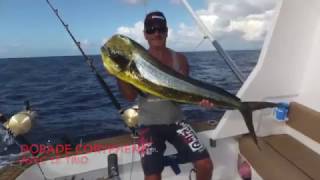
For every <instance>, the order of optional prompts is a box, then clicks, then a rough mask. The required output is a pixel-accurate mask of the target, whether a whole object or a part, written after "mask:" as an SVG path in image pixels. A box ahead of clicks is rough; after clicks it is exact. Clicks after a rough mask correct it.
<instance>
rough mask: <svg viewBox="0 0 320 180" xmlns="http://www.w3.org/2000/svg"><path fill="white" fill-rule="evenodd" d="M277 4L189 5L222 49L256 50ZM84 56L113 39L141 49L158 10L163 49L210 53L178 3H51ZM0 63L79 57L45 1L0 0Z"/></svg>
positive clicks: (231, 0)
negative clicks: (164, 31)
mask: <svg viewBox="0 0 320 180" xmlns="http://www.w3.org/2000/svg"><path fill="white" fill-rule="evenodd" d="M278 1H279V0H189V1H188V2H189V3H190V5H191V6H192V8H193V9H194V11H195V12H196V14H198V16H199V17H200V19H201V20H202V21H203V22H204V24H205V25H206V26H207V28H208V29H209V31H210V32H211V34H212V36H213V37H214V38H215V39H216V40H218V41H219V42H220V44H221V45H222V47H223V48H224V49H226V50H246V49H260V48H261V47H262V44H263V41H264V38H265V36H266V33H267V31H268V29H270V24H271V20H272V17H273V14H274V9H275V7H276V4H277V2H278ZM50 2H51V3H52V4H53V6H54V7H55V8H57V9H58V10H59V15H60V16H61V17H62V19H63V20H64V21H65V23H66V24H68V25H69V28H70V30H71V32H72V33H73V34H74V36H75V37H76V39H77V40H78V41H80V42H81V46H82V48H83V49H84V51H85V52H86V53H87V54H95V55H96V54H99V50H100V47H101V46H102V45H103V43H104V42H105V41H106V40H108V39H109V38H110V37H111V36H112V35H114V34H124V35H127V36H129V37H131V38H133V39H134V40H136V41H137V42H139V43H141V44H142V45H143V46H145V47H147V43H146V41H145V40H144V37H143V33H142V32H143V20H144V17H145V14H146V13H147V12H150V11H154V10H160V11H162V12H163V13H164V14H165V16H166V18H167V21H168V27H169V32H168V41H167V46H168V47H169V48H172V49H175V50H177V51H203V50H214V47H213V46H212V45H211V44H210V42H209V41H208V40H203V37H204V34H203V33H202V32H201V31H200V29H199V28H198V27H197V25H196V23H195V22H194V21H193V19H192V16H191V15H190V14H189V13H188V12H187V10H186V9H185V8H184V6H183V4H182V3H181V2H180V1H179V0H50ZM0 22H1V24H0V58H14V57H44V56H68V55H80V52H79V51H78V49H77V48H76V46H75V45H74V44H73V41H72V40H71V38H70V37H69V36H68V34H67V32H66V31H65V29H64V28H63V26H62V25H61V24H60V22H59V21H58V19H57V17H56V16H55V15H54V13H53V12H52V10H51V9H50V8H49V6H48V4H47V3H46V0H0Z"/></svg>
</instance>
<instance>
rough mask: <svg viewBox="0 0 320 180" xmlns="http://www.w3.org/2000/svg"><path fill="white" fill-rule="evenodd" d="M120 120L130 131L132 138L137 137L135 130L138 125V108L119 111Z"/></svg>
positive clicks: (135, 106) (136, 106)
mask: <svg viewBox="0 0 320 180" xmlns="http://www.w3.org/2000/svg"><path fill="white" fill-rule="evenodd" d="M120 115H121V119H122V120H123V121H124V123H125V125H126V126H127V127H128V128H129V129H130V130H131V132H132V134H133V137H137V136H138V134H137V132H136V128H137V127H138V125H139V107H138V105H134V106H132V107H130V108H127V109H125V110H122V111H120Z"/></svg>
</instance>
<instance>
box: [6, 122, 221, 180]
mask: <svg viewBox="0 0 320 180" xmlns="http://www.w3.org/2000/svg"><path fill="white" fill-rule="evenodd" d="M191 126H192V127H193V129H194V130H195V131H196V132H201V131H206V130H213V129H215V127H216V126H217V124H216V123H208V122H194V123H191ZM133 142H134V141H133V139H132V136H131V134H124V135H120V136H115V137H110V138H104V139H99V140H94V141H90V142H87V143H86V144H91V145H93V144H113V145H114V144H116V145H117V146H125V145H130V144H133ZM112 148H115V146H113V147H112ZM69 155H72V153H71V154H69ZM63 156H65V155H62V157H63ZM31 165H32V164H31ZM31 165H21V164H19V162H15V163H13V164H12V165H8V166H6V167H3V168H2V169H0V180H14V179H16V178H17V177H18V176H19V175H20V174H22V173H23V171H24V170H26V169H27V168H28V167H30V166H31Z"/></svg>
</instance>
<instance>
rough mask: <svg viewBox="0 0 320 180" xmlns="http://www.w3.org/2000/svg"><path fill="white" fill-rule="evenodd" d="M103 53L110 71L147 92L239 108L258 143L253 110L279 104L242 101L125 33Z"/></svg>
mask: <svg viewBox="0 0 320 180" xmlns="http://www.w3.org/2000/svg"><path fill="white" fill-rule="evenodd" d="M101 56H102V60H103V64H104V66H105V68H106V69H107V71H108V72H109V73H110V74H112V75H114V76H116V77H117V78H119V79H120V80H122V81H125V82H127V83H129V84H131V85H133V86H134V87H136V88H137V89H139V90H140V91H142V92H144V93H148V94H151V95H154V96H157V97H160V98H163V99H168V100H172V101H175V102H180V103H188V104H199V102H200V101H201V100H203V99H207V100H209V101H211V102H212V103H214V105H215V107H216V108H222V109H237V110H239V111H240V112H241V114H242V116H243V118H244V120H245V123H246V125H247V127H248V130H249V133H250V135H251V137H252V138H253V140H254V142H255V143H256V144H257V145H258V142H257V137H256V134H255V130H254V126H253V122H252V112H253V111H254V110H258V109H263V108H270V107H275V106H277V104H276V103H272V102H242V101H241V99H239V98H238V97H237V96H235V95H233V94H231V93H229V92H227V91H225V90H224V89H222V88H219V87H217V86H214V85H211V84H208V83H205V82H202V81H199V80H196V79H193V78H191V77H188V76H184V75H182V74H180V73H178V72H176V71H174V70H173V69H171V68H170V67H168V66H166V65H164V64H162V63H161V62H160V61H158V60H156V59H155V58H154V57H152V56H151V55H150V54H149V53H148V51H147V50H146V49H145V48H144V47H142V46H141V45H140V44H138V43H137V42H135V41H134V40H132V39H130V38H129V37H126V36H124V35H114V36H113V37H111V38H110V39H109V40H108V41H107V42H106V43H105V44H104V45H103V46H102V47H101Z"/></svg>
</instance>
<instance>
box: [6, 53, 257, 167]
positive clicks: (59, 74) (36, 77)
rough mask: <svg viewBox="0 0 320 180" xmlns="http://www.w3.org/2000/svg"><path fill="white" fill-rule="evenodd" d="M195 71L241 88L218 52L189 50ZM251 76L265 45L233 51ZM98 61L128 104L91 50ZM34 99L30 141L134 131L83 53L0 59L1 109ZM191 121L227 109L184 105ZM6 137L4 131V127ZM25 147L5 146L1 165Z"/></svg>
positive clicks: (58, 140)
mask: <svg viewBox="0 0 320 180" xmlns="http://www.w3.org/2000/svg"><path fill="white" fill-rule="evenodd" d="M184 54H185V55H186V56H187V58H188V60H189V64H190V76H191V77H193V78H195V79H198V80H201V81H206V82H208V83H211V84H213V85H217V86H219V87H222V88H224V89H225V90H228V91H229V92H231V93H236V92H237V91H238V89H239V88H240V86H241V83H240V82H239V81H238V80H237V79H236V77H235V75H234V74H233V73H232V72H231V70H230V69H229V68H228V66H227V65H226V63H225V62H224V61H223V60H222V59H221V58H220V56H219V55H218V54H217V53H216V52H186V53H184ZM229 54H230V56H231V57H232V59H234V60H235V63H236V64H237V65H238V66H239V68H240V70H241V71H242V72H243V73H244V75H245V76H246V77H247V76H248V75H249V73H250V72H251V71H252V69H253V67H254V66H255V64H256V62H257V60H258V57H259V54H260V51H259V50H250V51H229ZM91 57H92V58H93V59H94V65H95V66H96V67H97V69H98V71H99V73H100V74H101V75H102V76H103V77H104V79H105V81H106V82H107V84H108V85H109V86H110V87H111V89H112V91H113V92H114V94H115V96H116V97H117V99H118V100H119V101H120V103H121V105H122V106H128V105H131V104H129V103H128V102H127V101H125V100H124V99H123V98H122V97H121V95H120V94H119V92H118V89H117V87H116V82H115V79H114V78H113V77H110V76H108V74H107V73H106V71H105V70H104V68H103V67H102V63H101V57H100V56H91ZM26 100H29V101H30V104H31V107H32V108H33V109H34V110H36V111H37V113H38V118H37V121H36V123H35V125H34V126H33V129H32V131H31V132H30V133H29V134H27V135H25V138H26V139H28V140H29V142H30V143H32V144H36V143H42V144H46V143H47V141H48V140H50V141H51V143H53V144H55V143H62V142H61V139H63V138H64V137H68V138H69V139H71V140H72V141H73V142H80V140H81V141H83V142H85V141H89V140H94V139H99V138H104V137H111V136H116V135H120V134H123V133H128V132H129V131H128V129H127V128H126V127H125V126H124V124H123V123H122V121H121V120H120V117H119V114H118V113H117V111H116V109H115V108H114V107H113V106H112V104H111V101H110V100H109V98H108V96H107V95H106V93H105V92H104V91H103V89H102V88H101V87H100V85H99V83H98V81H97V80H96V77H95V76H94V74H93V73H92V72H91V70H90V68H89V66H88V65H87V64H86V62H85V61H84V59H83V57H82V56H63V57H61V56H60V57H37V58H11V59H0V112H1V113H2V114H5V115H6V116H7V117H10V116H11V115H13V114H14V113H16V112H18V111H20V110H22V108H23V105H24V101H26ZM183 110H184V113H185V115H186V118H187V119H188V120H189V121H207V120H212V119H214V120H219V118H220V117H221V116H222V115H223V111H221V110H215V109H213V110H206V109H203V108H201V107H198V106H195V105H183ZM0 135H1V137H0V142H1V141H3V140H4V137H3V136H4V135H5V134H4V132H3V130H0ZM17 153H19V147H18V146H17V145H15V144H12V145H10V146H3V145H2V146H0V166H1V164H3V163H4V162H7V161H8V160H9V161H10V159H11V158H14V157H15V154H17Z"/></svg>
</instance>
